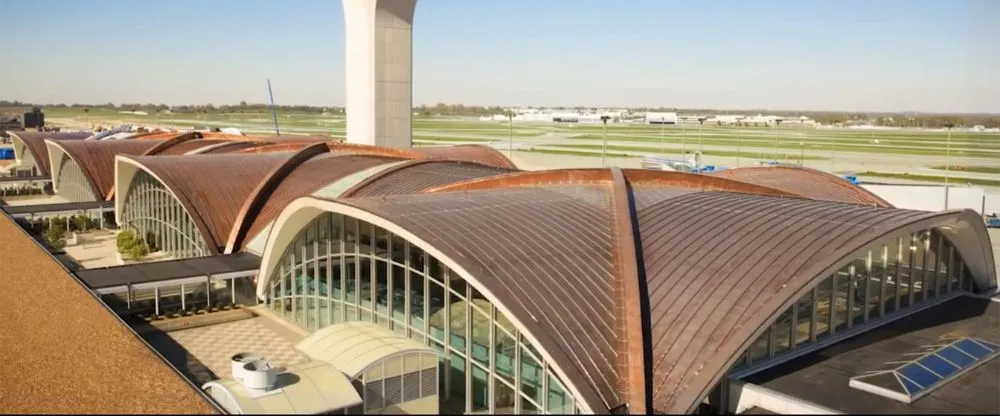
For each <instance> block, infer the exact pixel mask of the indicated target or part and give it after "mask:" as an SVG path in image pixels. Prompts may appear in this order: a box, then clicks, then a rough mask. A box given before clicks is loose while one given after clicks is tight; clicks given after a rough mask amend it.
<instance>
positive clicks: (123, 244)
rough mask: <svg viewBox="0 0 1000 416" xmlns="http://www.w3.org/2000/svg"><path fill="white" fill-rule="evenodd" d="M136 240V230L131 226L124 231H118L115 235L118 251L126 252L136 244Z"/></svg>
mask: <svg viewBox="0 0 1000 416" xmlns="http://www.w3.org/2000/svg"><path fill="white" fill-rule="evenodd" d="M135 240H136V234H135V230H133V229H131V228H128V229H125V230H122V232H120V233H118V235H117V236H115V247H117V248H118V253H120V254H125V253H126V252H127V251H128V250H129V248H131V247H132V245H133V244H135Z"/></svg>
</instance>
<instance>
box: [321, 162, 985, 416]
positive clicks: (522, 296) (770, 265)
mask: <svg viewBox="0 0 1000 416" xmlns="http://www.w3.org/2000/svg"><path fill="white" fill-rule="evenodd" d="M546 174H548V175H549V177H548V180H537V179H538V178H545V175H546ZM533 175H534V178H535V179H536V180H535V181H534V185H531V183H532V181H530V180H529V181H521V182H520V183H517V182H511V181H509V178H511V177H514V178H518V177H520V178H531V177H532V176H533ZM560 176H561V178H560ZM505 178H506V179H505ZM689 178H693V179H689ZM505 181H507V182H505ZM693 181H702V182H700V183H699V182H693ZM468 183H478V184H479V186H478V187H470V186H467V185H455V186H452V187H443V188H440V189H438V190H432V191H427V192H424V193H420V194H410V195H393V196H379V197H359V198H341V199H327V200H328V201H333V203H335V204H339V205H344V206H348V207H352V208H353V209H357V210H361V211H364V212H367V213H370V214H371V215H373V216H374V217H376V218H380V219H382V220H384V221H385V222H386V223H388V224H393V225H394V226H396V227H399V228H401V229H403V230H406V231H407V232H409V233H411V234H412V235H414V236H416V237H418V238H419V239H421V240H423V241H426V242H430V243H429V244H433V246H434V248H435V249H437V250H438V251H440V252H441V253H444V255H445V256H446V257H447V258H448V259H450V261H452V262H454V263H455V264H457V265H458V267H460V268H461V269H463V270H465V271H466V272H468V273H469V275H470V276H471V277H470V278H472V279H475V280H477V281H478V282H479V283H481V284H482V285H484V286H485V287H486V288H487V289H488V291H489V292H490V293H491V294H492V296H494V297H495V298H496V300H497V302H499V303H500V304H503V305H504V306H505V307H506V308H507V310H509V311H510V312H511V313H512V314H513V315H514V316H513V318H515V319H516V320H517V321H518V322H520V323H521V324H522V325H524V326H525V328H526V330H527V331H528V332H530V333H531V334H532V335H533V336H534V337H535V338H536V339H537V340H538V344H539V345H538V346H539V347H541V348H543V349H544V350H545V351H547V352H548V353H549V354H550V355H551V356H552V358H553V360H554V362H556V363H557V364H558V365H559V367H560V368H561V369H562V370H563V371H564V373H565V375H566V378H567V381H568V382H570V383H572V385H573V386H575V387H576V388H577V389H579V390H580V391H581V393H582V397H579V398H578V399H581V400H585V401H586V402H587V404H588V406H589V407H590V408H591V409H595V410H597V411H603V410H606V409H610V408H614V407H617V406H619V405H621V404H625V403H628V404H629V405H630V409H631V411H633V412H642V411H656V412H666V413H689V412H691V411H693V410H694V409H695V408H696V406H697V405H698V404H699V403H700V402H701V400H702V399H703V398H704V397H705V395H707V394H708V392H709V389H711V388H712V387H713V386H714V385H715V384H716V383H717V382H718V380H719V379H720V378H721V377H722V376H723V374H724V373H725V372H726V371H727V370H728V369H729V368H731V366H732V364H733V363H734V362H735V360H736V359H737V357H738V355H739V354H740V353H741V352H742V351H744V350H745V349H746V348H747V347H748V346H749V344H750V343H751V342H752V341H753V340H754V339H755V338H756V337H757V336H758V335H759V334H760V333H762V332H763V331H764V330H765V329H766V327H767V326H769V325H770V323H771V322H772V321H773V320H774V319H775V318H776V317H777V315H778V314H779V313H780V312H781V311H783V310H784V309H786V308H787V307H788V306H789V305H791V303H793V302H794V301H795V300H796V299H798V298H799V297H800V296H801V295H802V294H803V293H804V292H805V291H806V290H807V289H809V288H811V287H812V286H814V285H815V284H817V283H818V282H819V281H820V280H821V279H823V278H825V277H827V276H829V275H830V274H832V273H833V272H835V271H836V270H837V269H838V268H840V267H842V265H843V264H844V263H846V262H848V261H850V260H851V259H853V258H855V257H856V256H857V255H859V253H861V252H862V251H863V250H867V249H868V247H870V246H871V245H872V244H874V243H878V242H880V241H887V239H888V238H889V237H894V236H896V235H899V234H902V233H909V232H913V231H917V230H919V229H925V228H930V227H944V228H951V227H952V226H953V225H955V224H961V227H960V228H962V231H960V232H959V231H953V232H957V233H961V235H958V234H956V235H954V236H949V238H952V239H958V240H961V239H966V240H968V241H973V242H974V243H972V244H971V245H970V244H965V245H961V244H957V243H956V245H955V246H956V249H959V251H960V253H961V255H962V256H963V257H964V258H965V259H966V260H967V262H969V263H970V264H972V263H976V264H979V263H983V264H987V263H988V266H989V267H981V268H977V269H976V270H977V271H976V272H974V273H977V272H981V273H986V274H989V276H984V277H983V278H984V279H987V281H989V282H992V285H993V286H994V287H995V286H996V283H995V280H996V276H995V275H992V274H993V273H994V271H993V269H992V262H993V259H992V253H991V251H989V247H988V238H986V237H985V228H984V225H983V223H982V221H981V220H980V219H979V218H978V216H977V215H976V214H975V213H974V212H972V211H950V212H943V213H932V212H922V211H909V210H901V209H894V208H872V207H871V206H870V205H869V206H865V205H858V204H847V203H838V202H830V201H821V200H816V199H807V198H802V197H798V196H794V197H789V196H784V195H787V192H784V191H778V190H775V189H772V188H768V187H762V186H754V185H752V184H747V183H743V182H739V181H733V180H729V179H725V178H720V177H714V176H706V175H686V174H668V173H646V172H639V171H619V170H617V169H614V170H610V171H608V170H605V173H604V174H603V175H601V174H600V173H598V172H597V171H596V170H568V171H562V172H556V173H551V172H543V173H537V174H532V173H523V174H514V175H507V176H506V177H493V178H488V179H483V180H478V181H470V182H468ZM484 184H492V185H489V186H484ZM512 184H513V185H512ZM733 191H737V192H733ZM316 199H321V198H316ZM630 256H633V257H630ZM971 268H972V266H970V269H971ZM988 289H989V288H988ZM636 292H638V293H641V294H642V295H641V296H639V298H638V299H637V298H636V297H634V296H635V294H636ZM629 294H631V295H629ZM637 305H639V306H638V307H637ZM637 308H638V309H637ZM636 328H647V329H644V330H642V331H636ZM706 328H712V330H711V331H709V330H706ZM640 340H641V342H640ZM637 366H638V367H637ZM647 392H648V395H647Z"/></svg>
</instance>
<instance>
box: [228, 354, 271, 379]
mask: <svg viewBox="0 0 1000 416" xmlns="http://www.w3.org/2000/svg"><path fill="white" fill-rule="evenodd" d="M229 361H230V364H231V367H230V368H231V371H232V373H233V380H236V381H240V382H242V380H243V365H244V364H246V363H249V362H253V361H264V357H262V356H260V355H259V354H254V353H252V352H241V353H239V354H236V355H233V356H232V357H231V358H230V359H229Z"/></svg>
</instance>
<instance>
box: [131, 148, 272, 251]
mask: <svg viewBox="0 0 1000 416" xmlns="http://www.w3.org/2000/svg"><path fill="white" fill-rule="evenodd" d="M289 157H291V155H290V154H288V153H261V154H213V155H203V156H197V157H191V156H139V157H132V158H129V159H131V160H132V161H133V162H135V163H136V164H137V165H139V166H142V167H143V168H144V169H145V170H146V171H148V172H150V173H151V174H152V175H153V176H154V177H156V178H158V179H159V180H160V182H161V183H163V185H164V186H166V187H167V188H168V189H170V190H171V191H172V192H173V193H174V195H175V196H176V197H177V200H178V202H179V203H180V204H181V205H182V206H183V207H184V208H185V209H186V210H187V212H188V214H190V215H191V217H192V220H193V221H194V222H195V225H197V226H198V230H199V231H200V232H201V234H202V236H204V238H205V240H206V242H207V243H208V246H209V249H210V250H213V251H214V252H216V253H220V252H221V251H222V248H224V247H225V245H226V241H227V240H228V238H229V233H230V231H231V230H232V228H233V225H234V224H235V223H236V217H237V215H238V213H239V211H240V208H242V207H243V204H244V203H245V202H246V201H247V199H248V198H249V197H250V195H251V194H252V193H253V191H254V189H256V188H257V186H258V184H260V183H261V181H262V180H263V179H264V178H265V177H266V176H267V175H268V173H269V172H270V171H271V170H273V169H275V168H277V167H278V166H280V165H281V164H283V163H285V162H286V161H287V160H288V159H289Z"/></svg>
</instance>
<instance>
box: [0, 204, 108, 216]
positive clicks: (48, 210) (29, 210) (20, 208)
mask: <svg viewBox="0 0 1000 416" xmlns="http://www.w3.org/2000/svg"><path fill="white" fill-rule="evenodd" d="M2 209H3V210H4V212H6V213H7V214H8V215H10V216H11V217H14V218H28V217H31V216H37V215H53V214H75V213H78V212H81V211H84V212H87V211H100V212H112V211H114V210H115V203H114V202H109V201H87V202H66V203H60V204H38V205H4V206H3V207H2Z"/></svg>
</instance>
